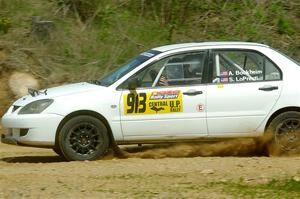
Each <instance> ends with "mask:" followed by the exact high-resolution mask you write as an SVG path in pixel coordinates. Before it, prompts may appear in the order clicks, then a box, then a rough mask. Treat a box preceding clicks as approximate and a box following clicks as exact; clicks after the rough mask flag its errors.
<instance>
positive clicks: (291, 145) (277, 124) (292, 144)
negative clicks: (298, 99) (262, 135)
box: [267, 111, 300, 156]
mask: <svg viewBox="0 0 300 199" xmlns="http://www.w3.org/2000/svg"><path fill="white" fill-rule="evenodd" d="M267 133H268V134H269V135H271V136H272V138H271V141H270V143H269V144H268V152H269V155H271V156H276V155H290V154H297V153H299V152H300V113H299V112H296V111H289V112H285V113H281V114H280V115H278V116H277V117H276V118H275V119H273V121H272V122H271V123H270V125H269V127H268V129H267Z"/></svg>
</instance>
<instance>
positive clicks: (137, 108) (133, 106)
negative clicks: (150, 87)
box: [126, 93, 147, 114]
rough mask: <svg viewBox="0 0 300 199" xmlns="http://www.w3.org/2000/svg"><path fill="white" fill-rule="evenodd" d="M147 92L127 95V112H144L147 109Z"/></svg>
mask: <svg viewBox="0 0 300 199" xmlns="http://www.w3.org/2000/svg"><path fill="white" fill-rule="evenodd" d="M146 99H147V95H146V93H139V94H136V95H135V94H134V93H129V94H128V95H127V107H128V108H127V111H126V113H128V114H130V113H144V112H145V111H146Z"/></svg>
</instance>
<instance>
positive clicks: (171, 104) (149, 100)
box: [123, 90, 183, 115]
mask: <svg viewBox="0 0 300 199" xmlns="http://www.w3.org/2000/svg"><path fill="white" fill-rule="evenodd" d="M123 100H124V115H138V114H162V113H179V112H183V104H182V93H181V91H179V90H169V91H154V92H148V93H136V92H135V93H133V92H130V93H128V94H124V96H123Z"/></svg>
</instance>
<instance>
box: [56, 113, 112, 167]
mask: <svg viewBox="0 0 300 199" xmlns="http://www.w3.org/2000/svg"><path fill="white" fill-rule="evenodd" d="M58 138H59V139H58V142H59V147H60V149H61V151H62V153H63V155H64V157H65V158H66V159H67V160H70V161H73V160H79V161H83V160H95V159H98V158H100V157H101V156H103V155H104V154H105V153H106V151H107V150H108V147H109V138H108V135H107V128H106V126H105V125H104V124H103V122H101V121H100V120H98V119H97V118H95V117H92V116H86V115H84V116H76V117H74V118H72V119H70V120H69V121H67V122H66V123H65V125H64V126H63V128H62V129H61V131H60V133H59V137H58Z"/></svg>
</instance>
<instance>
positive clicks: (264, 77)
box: [207, 49, 282, 137]
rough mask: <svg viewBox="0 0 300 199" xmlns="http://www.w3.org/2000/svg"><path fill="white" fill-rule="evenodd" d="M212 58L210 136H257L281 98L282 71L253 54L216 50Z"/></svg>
mask: <svg viewBox="0 0 300 199" xmlns="http://www.w3.org/2000/svg"><path fill="white" fill-rule="evenodd" d="M212 58H213V64H212V68H213V72H212V80H211V84H209V85H208V87H207V125H208V130H209V135H210V136H225V137H227V136H236V135H245V136H246V135H251V134H253V133H255V132H256V129H257V128H258V127H259V125H260V124H261V123H262V122H263V120H264V119H265V118H266V117H267V115H268V113H269V112H270V111H271V109H272V107H273V106H274V105H275V103H276V101H277V100H278V98H279V96H280V92H281V87H282V81H281V80H282V74H281V71H280V69H279V68H278V67H277V66H276V65H275V64H274V63H273V62H272V61H271V60H269V59H268V58H267V57H265V56H264V55H262V54H261V53H259V52H256V51H252V50H237V49H227V50H214V51H213V53H212Z"/></svg>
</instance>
